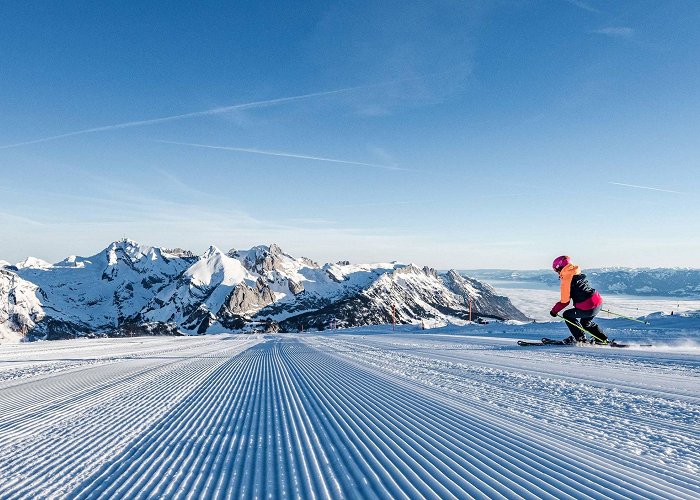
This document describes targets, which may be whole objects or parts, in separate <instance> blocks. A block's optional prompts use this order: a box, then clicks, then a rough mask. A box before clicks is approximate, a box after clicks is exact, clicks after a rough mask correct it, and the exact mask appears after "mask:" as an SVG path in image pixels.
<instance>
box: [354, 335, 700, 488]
mask: <svg viewBox="0 0 700 500" xmlns="http://www.w3.org/2000/svg"><path fill="white" fill-rule="evenodd" d="M344 351H345V352H348V351H347V349H345V350H344ZM353 361H355V362H358V361H357V356H354V357H353ZM392 361H395V360H392ZM365 362H366V361H365ZM370 363H373V365H372V366H376V360H374V359H371V360H370ZM392 380H393V378H392ZM409 385H412V383H409ZM468 410H469V411H474V412H475V418H474V419H473V421H474V422H479V421H481V420H483V421H485V422H497V421H499V420H500V421H501V422H500V424H501V425H502V426H504V427H505V428H511V427H512V424H511V423H510V422H509V421H507V420H505V419H504V418H503V416H502V413H499V412H494V411H483V410H484V409H483V408H479V410H476V407H472V406H470V408H468ZM484 431H485V432H488V429H485V430H484ZM537 440H538V441H539V442H540V443H541V442H546V441H551V442H552V445H553V446H556V443H557V442H558V441H559V440H558V439H557V440H550V439H549V438H548V436H547V434H543V435H539V436H537ZM585 444H586V445H587V446H579V448H578V449H579V450H580V451H582V450H584V449H585V448H593V449H597V451H598V453H596V454H588V453H586V454H585V455H583V456H578V457H576V458H575V459H576V460H579V462H580V464H581V465H580V466H579V468H580V469H582V470H585V471H587V472H590V473H591V474H592V475H591V477H594V475H595V474H596V473H597V472H599V471H610V472H606V474H612V475H615V474H616V473H615V469H609V466H610V464H609V463H605V462H604V461H601V460H600V459H599V458H598V457H599V456H601V455H602V456H605V454H616V455H620V454H619V453H618V452H616V451H615V450H611V449H609V448H606V447H602V446H597V445H596V444H595V443H592V442H586V443H585ZM541 453H542V452H541V451H540V454H541ZM563 453H564V454H566V453H567V452H566V451H563ZM574 453H576V450H574ZM538 456H539V455H538ZM581 460H582V461H581ZM619 460H620V461H619V462H618V465H616V467H617V468H626V469H628V471H629V473H631V476H630V477H631V479H627V481H628V482H632V483H634V482H639V481H638V480H637V479H636V476H638V475H639V471H638V470H637V469H631V468H629V467H626V466H625V465H624V463H625V462H624V456H623V455H620V457H619ZM590 465H594V466H595V467H590ZM642 466H643V467H644V468H645V469H649V471H647V472H644V473H643V475H644V474H646V475H647V477H649V482H653V481H656V482H659V481H660V482H669V483H671V486H670V488H671V491H672V488H673V487H674V486H679V487H681V488H686V487H687V485H688V483H690V489H691V491H692V488H696V489H697V491H700V482H698V481H697V479H696V478H695V477H689V476H688V475H680V474H676V473H675V472H674V471H673V470H671V469H668V468H663V467H659V466H657V465H656V464H655V463H654V462H653V461H645V462H644V463H643V464H642ZM635 471H636V472H635ZM622 478H623V477H622V476H620V479H622ZM645 485H646V483H644V482H639V486H640V487H641V488H646V486H645ZM660 490H661V491H664V490H665V489H664V488H660ZM646 494H647V495H648V492H647V493H646ZM696 496H697V495H696Z"/></svg>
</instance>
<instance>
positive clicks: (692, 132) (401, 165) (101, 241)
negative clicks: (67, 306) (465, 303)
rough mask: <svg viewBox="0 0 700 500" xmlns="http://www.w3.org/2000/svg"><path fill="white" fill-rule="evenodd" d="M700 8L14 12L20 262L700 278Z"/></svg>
mask: <svg viewBox="0 0 700 500" xmlns="http://www.w3.org/2000/svg"><path fill="white" fill-rule="evenodd" d="M699 25H700V3H698V2H695V1H674V2H657V1H642V0H635V1H630V2H626V1H619V2H603V1H598V0H542V1H536V0H531V1H528V0H518V1H516V0H514V1H508V0H492V1H489V0H483V1H469V2H465V1H435V2H420V1H417V2H413V1H401V2H394V1H383V2H365V1H352V2H303V3H302V2H284V1H275V2H265V1H260V2H207V1H202V2H158V1H150V2H117V1H104V2H52V1H48V0H45V1H27V2H4V3H3V4H2V5H1V6H0V74H1V75H2V77H1V78H0V228H2V237H1V238H0V259H4V260H8V261H11V262H14V261H18V260H20V259H22V258H24V257H25V256H27V255H33V256H37V257H41V258H44V259H46V260H49V261H57V260H60V259H62V258H64V257H66V256H68V255H71V254H79V255H80V254H82V255H89V254H92V253H96V252H97V251H99V250H101V249H102V248H104V247H105V246H106V245H107V244H108V243H109V242H111V241H113V240H115V239H119V238H121V237H123V236H127V237H130V238H132V239H135V240H137V241H140V242H142V243H146V244H152V245H158V246H165V247H174V246H179V247H185V248H189V249H191V250H193V251H195V252H202V251H204V250H205V249H206V248H207V247H208V246H209V245H210V244H215V245H217V246H219V247H221V248H222V249H224V250H227V249H229V248H232V247H235V248H248V247H250V246H252V245H256V244H269V243H272V242H276V243H278V244H279V245H280V246H281V247H282V248H283V249H284V250H286V251H288V252H289V253H292V254H293V255H297V256H298V255H304V256H308V257H311V258H314V259H315V260H318V261H323V262H326V261H335V260H339V259H349V260H351V261H355V262H360V261H362V262H366V261H387V260H400V261H405V262H409V261H412V262H416V263H418V264H421V265H431V266H433V267H437V268H448V267H456V268H476V267H500V268H543V267H547V266H548V265H549V263H550V261H551V259H552V258H553V257H554V256H556V255H559V254H561V253H567V254H569V255H572V256H574V257H575V259H576V260H577V261H578V262H579V263H581V264H582V265H584V266H604V265H620V266H690V267H699V263H700V260H699V258H698V255H700V204H698V203H697V202H696V201H695V199H696V197H697V194H698V192H699V191H700V189H699V188H700V175H698V173H697V172H698V167H700V154H699V153H700V141H699V140H698V131H699V130H700V36H699V35H698V30H697V26H699Z"/></svg>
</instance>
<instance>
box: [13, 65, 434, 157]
mask: <svg viewBox="0 0 700 500" xmlns="http://www.w3.org/2000/svg"><path fill="white" fill-rule="evenodd" d="M429 76H434V75H424V76H417V77H412V78H403V79H399V80H392V81H386V82H380V83H374V84H370V85H360V86H357V87H346V88H342V89H335V90H327V91H323V92H313V93H311V94H301V95H295V96H289V97H280V98H277V99H267V100H263V101H253V102H247V103H242V104H234V105H231V106H222V107H218V108H212V109H205V110H204V111H193V112H191V113H183V114H179V115H170V116H163V117H160V118H150V119H146V120H135V121H129V122H123V123H116V124H113V125H104V126H101V127H93V128H86V129H82V130H76V131H74V132H67V133H65V134H58V135H52V136H48V137H41V138H39V139H33V140H30V141H23V142H16V143H14V144H5V145H0V149H10V148H17V147H20V146H28V145H30V144H39V143H42V142H49V141H55V140H58V139H65V138H68V137H75V136H78V135H84V134H92V133H96V132H108V131H111V130H120V129H125V128H132V127H143V126H146V125H157V124H159V123H166V122H172V121H176V120H184V119H187V118H196V117H201V116H212V115H219V114H223V113H229V112H231V111H239V110H245V109H253V108H263V107H268V106H275V105H278V104H285V103H288V102H294V101H301V100H304V99H312V98H314V97H325V96H331V95H335V94H343V93H347V92H353V91H356V90H365V89H371V88H376V87H383V86H387V85H394V84H397V83H403V82H407V81H412V80H421V79H423V78H427V77H429Z"/></svg>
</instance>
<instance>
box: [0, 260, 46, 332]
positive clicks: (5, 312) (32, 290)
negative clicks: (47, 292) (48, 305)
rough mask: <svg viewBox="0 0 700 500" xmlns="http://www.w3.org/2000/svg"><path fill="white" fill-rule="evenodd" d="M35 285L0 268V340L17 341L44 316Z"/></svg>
mask: <svg viewBox="0 0 700 500" xmlns="http://www.w3.org/2000/svg"><path fill="white" fill-rule="evenodd" d="M39 296H40V291H39V287H37V286H36V285H34V284H32V283H30V282H28V281H25V280H23V279H22V278H20V277H19V276H17V275H16V274H15V273H13V272H9V271H5V270H3V269H0V342H19V341H20V340H21V339H22V338H24V337H25V336H26V335H27V334H28V333H29V332H30V331H32V330H33V329H34V328H36V326H37V323H38V322H39V321H41V320H42V319H43V318H44V316H45V315H44V311H43V308H42V307H41V302H40V300H39Z"/></svg>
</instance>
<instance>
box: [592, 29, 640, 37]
mask: <svg viewBox="0 0 700 500" xmlns="http://www.w3.org/2000/svg"><path fill="white" fill-rule="evenodd" d="M593 33H597V34H599V35H606V36H611V37H615V38H631V37H632V36H633V35H634V30H633V29H632V28H628V27H626V26H609V27H607V28H601V29H599V30H595V31H593Z"/></svg>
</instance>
